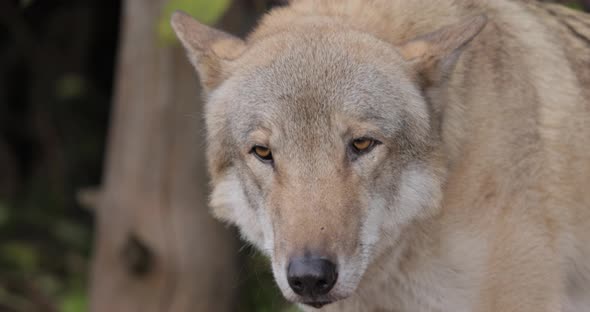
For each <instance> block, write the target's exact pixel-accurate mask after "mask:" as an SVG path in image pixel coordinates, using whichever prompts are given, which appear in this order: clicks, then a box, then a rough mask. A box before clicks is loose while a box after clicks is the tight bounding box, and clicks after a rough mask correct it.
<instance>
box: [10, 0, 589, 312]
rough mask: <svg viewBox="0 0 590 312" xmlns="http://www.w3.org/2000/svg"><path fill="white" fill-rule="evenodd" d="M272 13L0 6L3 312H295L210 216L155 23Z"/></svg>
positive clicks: (159, 5) (249, 23) (200, 145)
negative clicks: (182, 14)
mask: <svg viewBox="0 0 590 312" xmlns="http://www.w3.org/2000/svg"><path fill="white" fill-rule="evenodd" d="M285 2H286V0H285V1H281V0H274V1H273V0H233V1H232V0H124V1H122V0H101V1H98V0H20V1H15V0H1V1H0V311H14V312H21V311H25V312H29V311H39V312H53V311H63V312H80V311H87V310H89V309H92V310H93V311H259V312H265V311H296V309H295V308H294V307H291V306H290V305H289V304H287V303H286V302H284V301H283V300H282V297H281V296H280V293H279V291H278V290H277V288H276V286H275V285H274V282H273V281H272V275H271V273H270V272H269V271H268V264H267V263H266V260H265V259H264V257H262V256H261V255H259V254H258V253H257V252H256V251H255V250H254V249H253V248H252V247H251V246H248V245H247V244H246V243H244V242H243V241H240V240H239V238H238V235H237V234H236V233H235V230H234V229H231V228H227V227H224V226H223V225H220V224H218V223H217V222H216V221H213V220H212V219H211V217H210V216H209V214H208V212H207V206H206V203H207V191H208V187H207V180H206V171H205V169H204V162H205V160H204V158H203V149H204V146H205V144H204V142H203V131H202V122H201V111H200V109H201V100H200V94H199V89H198V88H199V87H198V83H197V78H196V76H195V75H194V74H193V72H192V68H191V67H190V65H189V64H188V62H187V61H186V59H185V57H184V52H183V51H182V49H181V48H180V47H179V46H178V43H177V42H176V41H175V39H174V36H173V33H172V31H171V29H170V27H169V24H168V19H169V16H170V14H171V12H173V11H174V10H176V9H182V10H184V11H186V12H188V13H190V14H191V15H193V16H195V17H196V18H197V19H199V20H201V21H203V22H205V23H208V24H211V25H216V26H217V27H220V28H222V29H225V30H227V31H230V32H232V33H234V34H237V35H240V36H244V35H245V34H247V32H248V31H249V30H250V29H251V28H252V27H253V25H254V24H255V22H256V20H257V19H258V18H259V17H260V16H261V15H262V14H264V13H265V12H266V11H267V10H269V9H270V8H272V7H273V6H280V5H284V4H285ZM558 2H562V3H563V4H565V5H568V6H571V7H573V8H576V9H586V10H590V1H585V0H580V1H558ZM433 5H436V1H433Z"/></svg>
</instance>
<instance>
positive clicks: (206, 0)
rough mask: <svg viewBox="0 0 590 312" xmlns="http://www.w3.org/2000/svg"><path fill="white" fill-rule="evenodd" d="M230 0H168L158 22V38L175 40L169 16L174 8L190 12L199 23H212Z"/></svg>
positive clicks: (168, 41) (170, 41)
mask: <svg viewBox="0 0 590 312" xmlns="http://www.w3.org/2000/svg"><path fill="white" fill-rule="evenodd" d="M230 4H231V0H169V2H168V4H167V5H166V6H165V7H164V10H163V11H162V15H161V16H160V21H159V22H158V38H159V39H160V41H162V42H163V43H165V44H170V43H174V42H176V36H175V35H174V32H173V30H172V27H171V26H170V16H171V15H172V13H173V12H174V11H176V10H182V11H185V12H186V13H188V14H190V15H191V16H193V17H194V18H196V19H197V20H199V21H200V22H201V23H205V24H209V25H211V24H214V23H215V22H217V21H218V20H219V19H220V18H221V17H222V16H223V13H225V11H226V10H227V9H228V8H229V5H230Z"/></svg>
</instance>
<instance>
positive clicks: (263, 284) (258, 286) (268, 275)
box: [239, 248, 300, 312]
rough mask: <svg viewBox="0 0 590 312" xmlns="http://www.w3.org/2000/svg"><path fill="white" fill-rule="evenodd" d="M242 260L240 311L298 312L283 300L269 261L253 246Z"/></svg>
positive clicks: (298, 311)
mask: <svg viewBox="0 0 590 312" xmlns="http://www.w3.org/2000/svg"><path fill="white" fill-rule="evenodd" d="M247 254H248V255H246V256H245V257H244V259H243V261H244V262H245V263H244V264H245V269H244V271H243V272H242V275H243V276H242V277H241V280H242V283H240V284H241V285H240V286H241V289H242V291H241V297H240V302H239V306H240V311H247V312H300V310H299V309H298V308H297V307H296V306H294V305H291V304H289V303H287V302H286V301H285V299H284V298H283V295H282V294H281V292H280V290H279V289H278V287H277V286H276V284H275V282H274V278H273V275H272V272H271V271H270V262H269V261H268V259H267V258H266V257H265V256H263V255H262V254H261V253H260V252H258V251H256V250H255V249H253V248H248V249H247Z"/></svg>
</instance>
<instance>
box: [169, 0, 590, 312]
mask: <svg viewBox="0 0 590 312" xmlns="http://www.w3.org/2000/svg"><path fill="white" fill-rule="evenodd" d="M556 10H561V9H557V7H553V6H547V5H545V4H535V3H533V2H526V1H521V2H519V1H507V0H497V1H486V0H466V1H451V0H443V1H439V2H437V4H436V5H433V4H432V2H431V1H426V0H416V1H397V0H376V1H371V2H367V1H363V0H343V1H330V0H324V1H320V0H316V1H312V0H299V1H293V3H292V4H291V5H290V6H287V7H285V8H279V9H276V10H273V11H272V13H271V14H270V15H268V16H266V17H265V18H264V19H263V20H262V22H261V23H260V26H259V27H258V28H257V29H256V30H255V31H254V32H253V33H252V34H251V35H250V36H249V37H248V38H247V40H245V41H244V40H241V39H238V38H236V37H233V36H231V35H229V34H226V33H223V32H220V31H218V30H214V29H212V28H210V27H208V26H204V25H202V24H200V23H198V22H196V21H194V20H193V19H191V18H190V17H188V16H187V15H184V14H183V13H176V14H175V15H174V16H173V19H172V25H173V27H174V29H175V31H176V33H177V35H178V37H179V38H180V40H181V42H182V44H183V45H184V47H185V48H186V50H187V53H188V56H189V59H190V61H191V63H192V64H193V65H194V66H195V68H196V70H197V71H198V72H199V76H200V78H201V82H202V84H203V86H204V89H205V91H206V93H207V99H208V100H207V107H206V122H207V133H208V143H209V147H208V151H207V153H208V161H209V172H210V174H211V178H212V185H213V194H212V196H211V205H212V207H213V212H214V214H215V215H216V216H217V217H218V218H220V219H222V220H225V221H228V222H231V223H234V224H236V225H237V226H238V227H239V228H240V231H241V233H242V234H243V236H244V237H245V238H246V239H247V240H249V241H251V242H253V243H254V244H256V245H257V246H258V247H259V248H260V249H261V250H263V251H264V252H265V253H266V254H267V255H268V256H269V257H270V258H271V260H272V261H271V262H272V266H273V272H274V275H275V279H276V281H277V284H278V285H279V287H280V288H281V290H282V291H283V293H284V295H285V296H286V297H287V298H288V299H289V300H292V301H295V302H299V303H302V304H306V305H311V306H314V307H322V309H323V310H326V311H374V310H384V311H478V312H487V311H584V310H583V307H584V306H586V305H585V304H584V303H588V302H589V301H590V298H588V296H584V295H580V293H582V294H583V293H584V289H586V290H588V289H589V288H590V282H589V281H590V265H589V264H588V262H587V261H585V260H584V259H587V258H588V257H589V256H590V248H589V247H587V246H586V245H584V244H583V243H582V242H583V241H584V240H585V239H588V238H589V237H590V234H589V231H588V228H590V208H589V207H590V195H589V194H588V193H589V192H585V191H584V190H583V187H582V185H590V161H589V159H590V149H589V148H588V146H590V142H588V140H589V139H588V138H590V133H589V131H590V130H589V129H590V126H588V125H590V116H589V115H590V114H589V113H588V110H587V107H589V105H590V104H588V103H589V100H588V99H589V98H590V94H588V92H590V91H588V90H586V89H583V88H582V87H581V86H583V85H588V84H590V81H589V80H590V78H588V77H590V75H588V73H587V72H588V66H587V64H590V53H586V54H584V55H587V56H582V55H575V54H572V53H571V52H570V50H572V49H569V50H568V47H575V49H577V50H584V49H585V50H584V51H589V50H590V48H589V47H587V46H584V44H585V43H584V41H583V40H581V39H580V38H579V33H578V34H577V36H576V35H574V34H571V33H570V32H571V30H570V29H568V28H567V27H565V26H563V25H561V24H559V23H557V22H556V21H555V20H554V19H555V16H569V17H571V18H575V19H578V20H587V19H588V17H587V16H586V15H582V14H581V13H580V14H578V13H571V12H567V13H563V12H561V11H556ZM556 12H557V13H556ZM483 14H486V15H487V16H488V17H487V18H486V15H483ZM560 14H561V15H560ZM575 14H578V15H576V16H574V17H572V16H573V15H575ZM551 16H553V17H551ZM579 27H582V28H583V27H586V26H583V25H581V24H580V25H579ZM582 30H583V31H586V32H587V31H588V30H589V29H588V28H587V27H586V28H584V29H582ZM582 33H584V32H582ZM531 55H534V57H531ZM574 64H578V66H574ZM580 64H582V65H580ZM583 64H586V66H583ZM557 86H558V87H557ZM568 120H570V121H571V122H568ZM359 139H363V140H366V139H370V140H371V141H372V142H378V144H376V145H374V147H373V148H372V149H371V150H370V151H369V152H367V153H364V154H362V155H361V154H358V155H357V154H354V149H353V147H352V145H351V144H352V143H353V142H354V141H355V140H359ZM255 146H263V147H264V148H266V149H269V150H270V151H271V152H272V161H260V159H259V158H257V157H255V155H254V154H253V153H252V151H253V148H254V147H255ZM269 159H270V158H269ZM573 198H575V200H572V199H573ZM293 268H297V270H295V269H293ZM332 282H333V283H332ZM571 285H576V286H575V287H573V286H571ZM329 303H331V304H329Z"/></svg>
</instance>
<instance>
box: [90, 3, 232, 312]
mask: <svg viewBox="0 0 590 312" xmlns="http://www.w3.org/2000/svg"><path fill="white" fill-rule="evenodd" d="M166 2H167V1H166V0H152V1H145V0H127V1H125V5H124V8H123V14H122V21H123V25H122V38H121V41H120V42H121V45H120V51H119V60H118V76H117V82H116V95H115V99H114V109H113V116H112V120H111V129H110V137H109V145H108V152H107V159H106V167H105V173H104V180H103V187H102V190H101V191H100V195H99V197H98V198H99V199H98V202H97V203H96V206H97V207H96V231H97V232H96V235H95V237H96V241H95V245H94V246H95V252H94V258H93V265H92V281H91V290H90V296H91V299H90V300H91V303H90V308H91V311H95V312H105V311H109V312H117V311H122V312H133V311H141V312H151V311H162V312H177V311H231V310H233V309H234V308H235V306H234V298H235V294H234V292H235V290H236V289H237V287H236V286H235V280H236V263H235V262H236V253H237V252H236V249H235V243H234V238H233V236H232V235H231V233H230V232H229V231H228V230H227V229H225V228H224V227H223V226H222V225H220V224H218V223H217V222H216V221H214V220H212V219H211V217H210V215H209V213H208V209H207V189H208V188H207V177H206V171H205V159H204V153H203V152H204V148H205V142H204V135H203V129H202V118H201V103H200V102H199V98H200V96H199V90H198V83H197V80H196V76H195V75H194V74H193V69H192V68H191V67H190V65H189V64H188V62H187V61H186V57H185V55H184V52H183V51H182V50H181V49H180V48H179V47H177V46H174V47H165V46H163V45H162V44H161V43H160V42H158V38H157V36H156V32H155V27H156V25H157V21H158V19H159V17H160V14H161V8H162V6H163V5H164V4H165V3H166Z"/></svg>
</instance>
